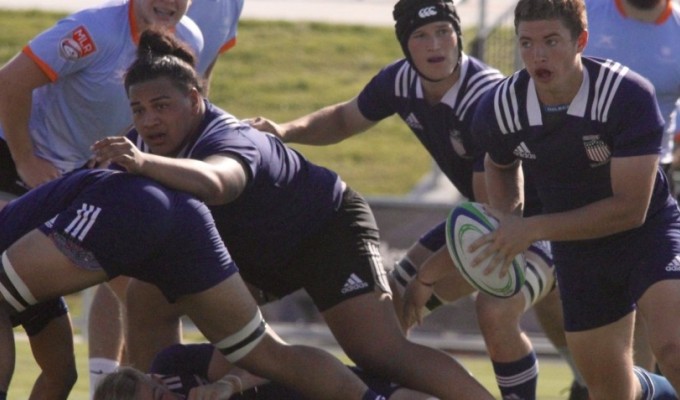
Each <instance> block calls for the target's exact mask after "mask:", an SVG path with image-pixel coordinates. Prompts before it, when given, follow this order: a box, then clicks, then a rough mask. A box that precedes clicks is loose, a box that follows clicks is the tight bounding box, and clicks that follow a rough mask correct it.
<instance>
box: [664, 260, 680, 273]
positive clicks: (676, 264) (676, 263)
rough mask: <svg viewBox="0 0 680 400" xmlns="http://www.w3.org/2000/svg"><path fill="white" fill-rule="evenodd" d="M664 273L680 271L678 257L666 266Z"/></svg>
mask: <svg viewBox="0 0 680 400" xmlns="http://www.w3.org/2000/svg"><path fill="white" fill-rule="evenodd" d="M666 271H668V272H674V271H680V256H675V258H674V259H673V261H671V262H670V263H669V264H668V265H666Z"/></svg>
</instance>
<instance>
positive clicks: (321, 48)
mask: <svg viewBox="0 0 680 400" xmlns="http://www.w3.org/2000/svg"><path fill="white" fill-rule="evenodd" d="M61 16H62V15H60V14H54V13H43V12H16V11H4V10H0V26H1V27H2V29H0V63H4V62H6V61H7V60H9V59H10V58H11V57H12V56H13V55H14V54H16V53H17V52H18V51H20V50H21V48H22V47H23V46H24V45H25V44H26V43H27V41H28V40H29V39H30V38H31V37H33V36H35V35H36V34H37V33H39V32H40V31H42V30H44V29H46V28H48V27H49V26H51V25H52V24H53V23H54V22H55V21H56V20H57V19H58V18H59V17H61ZM466 37H472V35H466ZM400 56H401V52H400V49H399V46H398V44H397V42H396V40H395V39H394V33H393V31H392V29H391V28H374V27H371V28H368V27H358V26H344V25H343V26H336V25H326V24H314V23H289V22H256V21H247V20H246V21H242V22H241V24H240V25H239V38H238V45H237V46H236V47H235V48H234V49H233V50H231V51H230V52H229V53H228V54H227V55H225V56H223V57H222V59H221V60H220V62H219V63H218V64H217V66H216V69H215V71H214V74H213V82H212V88H211V100H212V101H213V102H214V103H216V104H218V105H219V106H221V107H223V108H225V109H227V110H229V111H230V112H232V113H233V114H235V115H236V116H238V117H242V118H246V117H252V116H256V115H264V116H267V117H269V118H272V119H274V120H276V121H285V120H287V119H291V118H294V117H297V116H300V115H302V114H305V113H308V112H311V111H314V110H316V109H318V108H320V107H322V106H325V105H328V104H332V103H336V102H339V101H344V100H347V99H350V98H352V97H353V96H355V95H356V94H358V92H359V91H360V90H361V88H362V87H363V86H364V85H365V84H366V83H367V82H368V80H369V79H370V78H371V77H372V76H373V75H374V74H375V73H377V71H378V70H379V69H380V68H381V67H383V66H384V65H386V64H387V63H389V62H391V61H393V60H395V59H397V58H399V57H400ZM297 148H298V149H299V150H301V151H302V152H303V153H304V154H306V155H307V156H308V157H309V158H310V159H312V160H313V161H315V162H317V163H319V164H322V165H325V166H328V167H330V168H332V169H334V170H336V171H337V172H339V173H340V174H341V175H342V176H343V177H344V179H345V180H346V181H347V182H348V183H349V184H350V185H352V186H353V187H354V188H356V189H358V190H359V191H361V192H363V193H365V194H369V195H402V194H405V193H407V192H408V191H409V190H410V189H411V188H412V187H413V185H414V184H415V183H416V182H417V181H418V180H419V179H420V178H421V177H422V176H423V175H424V174H425V173H426V172H427V171H429V169H430V166H431V164H430V161H429V157H428V155H427V154H426V152H425V151H424V150H423V149H422V148H421V146H420V144H419V143H418V142H417V140H416V139H415V137H414V136H413V135H412V134H411V133H410V131H408V129H407V128H406V127H405V125H404V124H403V123H402V122H401V121H399V120H398V119H397V118H395V117H393V118H389V119H387V120H385V121H383V122H381V123H380V124H378V125H377V126H376V127H375V128H374V129H372V130H371V131H370V132H367V133H364V134H362V135H360V136H359V137H357V138H353V139H351V140H348V141H346V142H344V143H342V144H340V145H336V146H331V147H325V148H319V147H310V146H297ZM80 298H81V297H80V296H78V295H75V296H70V297H69V299H68V300H69V306H70V308H71V311H72V314H73V316H74V318H75V319H76V320H77V319H78V318H79V317H80V316H81V315H82V312H81V309H80ZM18 336H19V337H20V336H21V335H18ZM17 352H18V356H17V368H16V373H15V376H14V378H13V381H12V386H11V389H10V398H14V399H22V398H27V397H28V394H29V393H30V388H31V386H32V384H33V381H34V379H35V377H36V376H37V373H38V369H37V366H36V364H35V362H34V361H33V357H32V355H31V353H30V349H29V347H28V343H27V342H26V341H25V340H21V339H20V340H18V341H17ZM339 356H340V357H342V356H341V355H339ZM76 357H77V363H78V364H77V365H78V371H79V374H80V378H79V380H78V382H77V384H76V386H75V388H74V390H73V392H72V396H71V398H72V399H77V400H78V399H87V397H88V372H87V371H88V370H87V346H86V344H85V343H82V342H78V343H77V344H76ZM460 360H461V362H462V363H463V364H464V365H465V366H466V367H467V368H468V369H469V370H470V371H471V372H472V373H473V374H474V375H475V376H476V377H477V378H478V379H479V380H480V381H481V382H482V383H483V384H484V385H485V386H486V387H488V388H490V389H491V390H493V391H494V393H496V394H497V390H496V384H495V380H494V376H493V373H492V370H491V366H490V364H489V362H488V360H487V359H486V358H483V357H470V356H461V357H460ZM570 377H571V374H570V372H569V371H568V369H567V367H566V365H565V364H564V363H562V362H561V361H556V360H554V359H542V360H541V378H540V381H539V387H538V398H539V399H542V400H553V399H562V398H565V397H566V396H565V395H564V394H560V391H561V390H563V389H564V388H565V387H567V386H568V385H569V382H570Z"/></svg>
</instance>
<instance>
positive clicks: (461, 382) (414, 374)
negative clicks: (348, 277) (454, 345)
mask: <svg viewBox="0 0 680 400" xmlns="http://www.w3.org/2000/svg"><path fill="white" fill-rule="evenodd" d="M323 316H324V318H325V320H326V322H327V324H328V326H329V327H330V329H331V331H332V332H333V335H334V336H335V338H336V339H337V341H338V343H339V344H340V345H341V346H342V348H343V350H344V351H345V353H346V354H347V355H348V356H349V357H350V358H351V359H352V360H353V361H354V362H355V363H356V364H357V365H358V366H360V367H361V368H363V369H365V370H366V371H369V372H371V373H373V374H376V375H380V376H384V377H388V378H389V379H390V380H393V381H395V382H397V383H399V384H401V385H403V386H406V387H409V388H412V389H416V390H419V391H422V392H425V393H431V394H432V395H435V396H437V397H438V398H440V399H491V398H492V396H491V394H490V393H489V392H488V391H487V390H486V389H485V388H483V387H482V386H481V384H479V382H477V381H476V380H475V379H474V378H473V377H472V376H470V374H469V373H468V372H467V371H466V370H465V369H464V368H463V367H462V366H461V365H460V364H459V363H458V362H457V361H456V360H455V359H454V358H452V357H451V356H449V355H448V354H445V353H443V352H440V351H438V350H435V349H432V348H429V347H426V346H422V345H419V344H416V343H413V342H411V341H409V340H408V339H406V337H405V336H404V335H403V333H402V332H401V329H400V328H399V323H398V320H397V317H396V315H395V312H394V308H393V306H392V304H391V300H390V298H389V296H388V295H386V294H384V293H378V292H372V293H366V294H363V295H360V296H357V297H354V298H351V299H348V300H345V301H343V302H342V303H340V304H338V305H335V306H333V307H332V308H330V309H328V310H326V311H324V312H323Z"/></svg>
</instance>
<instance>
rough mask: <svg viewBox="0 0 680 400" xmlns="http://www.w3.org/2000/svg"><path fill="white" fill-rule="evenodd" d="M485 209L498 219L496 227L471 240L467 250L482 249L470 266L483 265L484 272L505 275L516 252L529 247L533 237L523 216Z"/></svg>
mask: <svg viewBox="0 0 680 400" xmlns="http://www.w3.org/2000/svg"><path fill="white" fill-rule="evenodd" d="M486 211H487V212H488V213H489V214H491V216H493V217H494V218H496V219H497V220H498V223H499V224H498V228H496V229H494V230H493V231H492V232H490V233H488V234H486V235H484V236H482V237H480V238H479V239H477V240H475V241H474V242H472V244H471V245H470V248H469V251H470V252H474V251H476V250H477V249H480V248H482V247H484V249H482V250H481V251H480V252H479V254H477V256H476V257H475V258H474V259H473V260H472V266H473V267H475V266H483V267H484V273H485V274H486V275H489V274H491V273H494V272H495V273H498V274H499V276H500V277H505V275H507V273H508V270H509V269H510V265H511V264H512V261H513V260H514V259H515V256H517V254H519V253H522V252H524V251H525V250H526V249H528V248H529V246H530V245H531V243H532V242H533V239H532V238H531V236H530V232H529V230H528V229H527V228H526V224H525V221H524V218H522V217H520V216H517V215H514V214H509V213H503V212H500V211H498V210H495V209H493V208H490V207H487V208H486Z"/></svg>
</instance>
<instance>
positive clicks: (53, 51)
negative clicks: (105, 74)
mask: <svg viewBox="0 0 680 400" xmlns="http://www.w3.org/2000/svg"><path fill="white" fill-rule="evenodd" d="M109 37H110V35H106V34H105V33H104V32H101V29H100V28H99V27H98V26H97V24H96V23H91V22H88V21H87V19H86V18H83V17H82V16H80V15H78V14H75V15H72V16H69V17H66V18H64V19H62V20H60V21H59V22H57V24H56V25H54V26H53V27H52V28H50V29H48V30H46V31H44V32H42V33H40V34H39V35H37V36H36V37H35V38H33V39H32V40H31V41H30V42H29V43H28V45H26V47H24V50H23V53H24V54H26V55H27V56H28V57H30V58H31V59H32V60H33V61H34V62H35V63H36V64H38V66H39V67H40V69H41V70H42V71H43V72H44V73H45V74H46V75H47V76H48V77H49V79H50V80H51V81H56V80H57V79H59V78H60V77H62V76H65V75H70V74H74V73H77V72H79V71H81V70H83V69H85V68H87V67H89V66H90V65H92V64H93V63H95V62H96V61H97V60H98V59H100V58H103V57H105V56H106V53H107V50H108V49H109V47H110V44H109V41H110V38H109Z"/></svg>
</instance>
